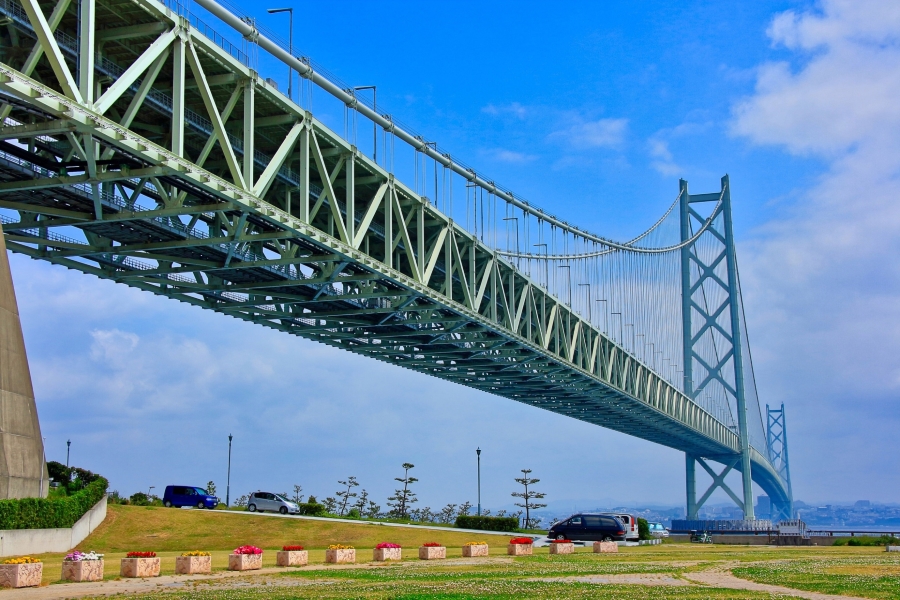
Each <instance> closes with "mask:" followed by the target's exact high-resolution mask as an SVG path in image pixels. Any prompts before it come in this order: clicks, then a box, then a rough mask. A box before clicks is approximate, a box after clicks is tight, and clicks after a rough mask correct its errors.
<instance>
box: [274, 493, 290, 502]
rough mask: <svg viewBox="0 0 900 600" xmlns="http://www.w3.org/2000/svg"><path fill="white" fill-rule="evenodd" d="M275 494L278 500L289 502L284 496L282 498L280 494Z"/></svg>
mask: <svg viewBox="0 0 900 600" xmlns="http://www.w3.org/2000/svg"><path fill="white" fill-rule="evenodd" d="M273 495H274V496H275V499H276V500H281V501H282V502H287V500H285V499H284V498H282V497H281V496H279V495H278V494H273Z"/></svg>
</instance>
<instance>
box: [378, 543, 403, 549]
mask: <svg viewBox="0 0 900 600" xmlns="http://www.w3.org/2000/svg"><path fill="white" fill-rule="evenodd" d="M399 547H400V544H392V543H390V542H381V543H380V544H378V545H377V546H375V548H376V549H377V550H381V549H382V548H399Z"/></svg>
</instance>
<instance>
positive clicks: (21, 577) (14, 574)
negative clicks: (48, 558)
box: [0, 563, 44, 588]
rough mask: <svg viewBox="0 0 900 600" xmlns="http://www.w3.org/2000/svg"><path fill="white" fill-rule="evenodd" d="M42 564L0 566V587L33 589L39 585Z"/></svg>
mask: <svg viewBox="0 0 900 600" xmlns="http://www.w3.org/2000/svg"><path fill="white" fill-rule="evenodd" d="M43 576H44V563H25V564H23V565H0V587H11V588H21V587H35V586H38V585H41V577H43Z"/></svg>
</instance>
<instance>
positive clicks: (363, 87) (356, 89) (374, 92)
mask: <svg viewBox="0 0 900 600" xmlns="http://www.w3.org/2000/svg"><path fill="white" fill-rule="evenodd" d="M361 90H372V110H373V111H374V112H375V113H376V114H377V113H378V90H377V89H376V86H374V85H358V86H356V87H354V88H353V91H354V92H359V91H361ZM372 160H373V161H375V164H378V126H377V125H376V124H375V121H372ZM416 160H417V161H418V160H419V159H418V158H417V159H416ZM435 202H437V198H435Z"/></svg>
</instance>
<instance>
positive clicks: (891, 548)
mask: <svg viewBox="0 0 900 600" xmlns="http://www.w3.org/2000/svg"><path fill="white" fill-rule="evenodd" d="M884 551H885V552H900V546H885V547H884Z"/></svg>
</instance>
